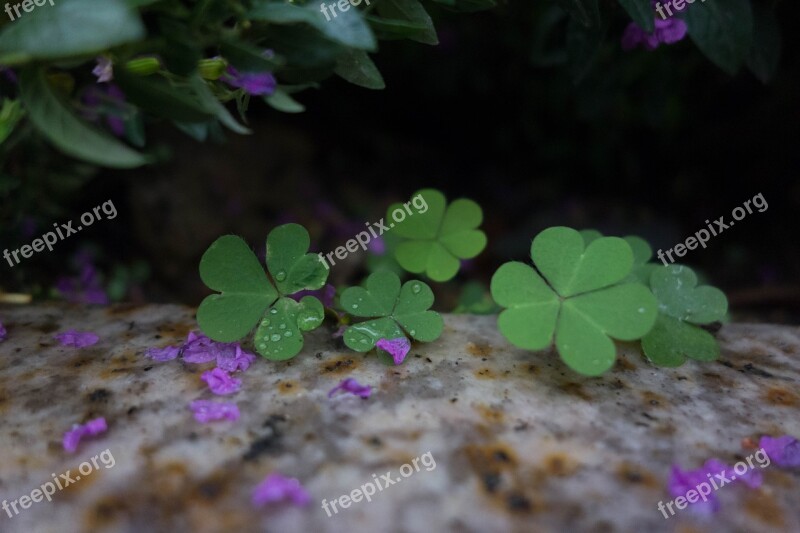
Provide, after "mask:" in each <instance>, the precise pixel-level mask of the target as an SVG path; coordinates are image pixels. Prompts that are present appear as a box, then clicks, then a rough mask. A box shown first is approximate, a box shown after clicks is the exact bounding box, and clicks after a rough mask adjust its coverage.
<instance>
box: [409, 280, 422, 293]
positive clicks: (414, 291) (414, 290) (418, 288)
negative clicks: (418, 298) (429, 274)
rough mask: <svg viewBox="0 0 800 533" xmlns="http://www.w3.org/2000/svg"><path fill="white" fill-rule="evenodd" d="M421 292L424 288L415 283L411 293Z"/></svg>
mask: <svg viewBox="0 0 800 533" xmlns="http://www.w3.org/2000/svg"><path fill="white" fill-rule="evenodd" d="M421 290H422V286H421V285H420V284H419V283H415V284H414V285H412V286H411V292H413V293H414V294H419V291H421Z"/></svg>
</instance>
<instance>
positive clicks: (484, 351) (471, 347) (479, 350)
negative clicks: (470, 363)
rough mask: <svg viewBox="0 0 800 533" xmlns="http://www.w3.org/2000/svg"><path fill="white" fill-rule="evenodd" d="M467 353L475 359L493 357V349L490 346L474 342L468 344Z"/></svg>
mask: <svg viewBox="0 0 800 533" xmlns="http://www.w3.org/2000/svg"><path fill="white" fill-rule="evenodd" d="M467 351H468V352H469V353H470V354H472V355H474V356H475V357H486V356H487V355H492V347H491V346H489V345H488V344H475V343H474V342H468V343H467Z"/></svg>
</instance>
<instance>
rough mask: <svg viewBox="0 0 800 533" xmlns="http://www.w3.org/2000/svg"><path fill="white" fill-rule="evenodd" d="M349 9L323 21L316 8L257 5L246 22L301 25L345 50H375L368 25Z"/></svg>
mask: <svg viewBox="0 0 800 533" xmlns="http://www.w3.org/2000/svg"><path fill="white" fill-rule="evenodd" d="M348 6H349V4H348ZM351 7H352V6H351ZM351 7H348V9H347V10H346V11H344V12H342V11H338V10H337V13H336V16H335V17H331V19H330V20H326V19H325V16H324V15H323V13H322V12H321V10H320V6H319V5H318V4H314V3H312V4H308V5H306V6H297V5H294V4H278V3H271V2H264V1H260V2H257V3H256V5H255V6H254V7H253V9H251V10H250V13H249V14H248V18H250V19H251V20H258V21H264V22H271V23H274V24H294V23H299V22H303V23H306V24H308V25H310V26H312V27H314V28H315V29H316V30H317V31H319V32H320V33H322V34H323V35H325V36H326V37H328V38H329V39H331V40H333V41H335V42H338V43H341V44H343V45H345V46H349V47H351V48H357V49H359V50H375V49H376V46H377V43H376V41H375V37H374V36H373V35H372V31H371V30H370V29H369V25H368V24H367V23H366V22H365V21H364V18H363V17H362V16H361V13H360V11H359V10H358V9H352V8H351Z"/></svg>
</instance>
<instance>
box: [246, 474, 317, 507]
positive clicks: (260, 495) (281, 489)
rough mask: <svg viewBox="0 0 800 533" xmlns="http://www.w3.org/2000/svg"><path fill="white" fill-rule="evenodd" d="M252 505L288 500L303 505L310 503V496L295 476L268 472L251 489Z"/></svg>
mask: <svg viewBox="0 0 800 533" xmlns="http://www.w3.org/2000/svg"><path fill="white" fill-rule="evenodd" d="M252 501H253V505H255V506H262V505H267V504H271V503H280V502H284V501H288V502H290V503H292V504H294V505H298V506H303V505H308V504H309V503H311V496H310V495H309V494H308V492H307V491H306V489H304V488H303V486H302V485H301V484H300V481H299V480H297V479H295V478H287V477H284V476H282V475H281V474H277V473H274V474H270V475H268V476H267V477H266V479H264V481H262V482H261V483H259V484H258V485H257V486H256V488H255V489H254V490H253V498H252Z"/></svg>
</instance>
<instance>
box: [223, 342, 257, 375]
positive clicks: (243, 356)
mask: <svg viewBox="0 0 800 533" xmlns="http://www.w3.org/2000/svg"><path fill="white" fill-rule="evenodd" d="M233 348H234V350H233V353H231V351H230V350H224V351H220V352H218V353H217V367H219V368H221V369H222V370H225V371H226V372H236V371H237V370H241V371H242V372H244V371H245V370H247V369H248V368H250V365H251V364H252V363H253V361H255V360H256V356H255V354H252V353H250V352H247V351H245V350H242V347H241V346H239V345H238V344H236V345H235V346H234V347H233Z"/></svg>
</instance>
